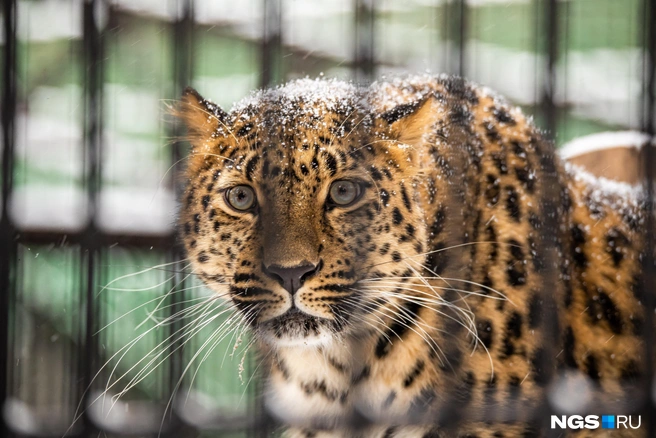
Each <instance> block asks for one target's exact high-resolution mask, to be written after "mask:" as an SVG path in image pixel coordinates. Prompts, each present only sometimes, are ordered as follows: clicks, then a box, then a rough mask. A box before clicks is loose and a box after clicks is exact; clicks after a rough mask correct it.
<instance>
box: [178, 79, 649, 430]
mask: <svg viewBox="0 0 656 438" xmlns="http://www.w3.org/2000/svg"><path fill="white" fill-rule="evenodd" d="M174 112H175V116H176V117H177V118H178V119H179V120H180V121H181V123H183V124H184V125H185V127H186V133H187V134H186V137H185V138H186V139H187V140H188V141H189V143H190V145H191V148H190V153H189V156H188V159H187V167H186V170H185V172H184V174H183V178H184V183H185V184H186V189H185V191H184V194H183V195H182V199H181V201H180V205H181V207H180V212H179V229H180V239H181V241H182V242H183V244H184V248H185V251H186V254H187V255H188V257H189V262H190V263H191V265H192V270H193V272H194V273H195V275H196V276H198V277H199V278H200V279H201V280H202V282H203V283H204V284H205V285H206V286H207V287H208V288H209V289H210V290H211V291H212V292H213V293H214V294H215V295H216V296H221V297H222V299H224V300H226V302H228V303H229V304H230V305H231V306H232V307H233V308H234V311H235V312H236V313H237V314H238V315H239V316H240V320H241V321H242V322H243V324H245V325H247V326H248V327H249V329H250V331H251V333H252V336H253V339H254V342H255V343H256V345H257V350H258V361H259V363H260V369H261V370H262V376H261V381H262V382H263V390H262V397H263V401H262V403H263V405H264V406H265V407H266V411H267V415H269V416H270V417H271V418H273V419H274V420H275V421H276V422H277V424H281V425H283V427H284V430H285V432H284V433H285V434H286V436H290V437H307V438H310V437H381V438H383V437H385V438H391V437H422V438H431V437H442V438H446V437H469V438H475V437H476V438H493V437H494V438H502V437H541V436H551V435H549V433H550V432H554V430H551V429H550V426H549V417H550V415H548V414H550V413H551V414H558V413H570V414H572V413H576V414H583V415H585V413H586V412H588V413H599V412H600V411H603V410H604V409H606V411H608V412H622V413H623V412H627V413H628V412H636V410H638V409H639V404H638V402H639V397H636V396H635V392H631V391H638V393H641V394H642V393H644V390H643V389H641V387H640V384H641V383H640V382H641V381H642V380H641V379H643V378H644V377H645V376H646V375H648V373H649V370H648V369H647V368H646V367H647V364H648V363H649V361H648V360H647V359H648V353H646V351H647V352H648V351H649V349H648V348H647V347H646V346H645V342H644V340H643V339H644V338H643V336H642V335H643V334H644V333H645V330H646V328H645V321H646V318H647V315H646V311H645V304H644V303H645V302H646V301H645V296H646V295H645V288H644V286H643V281H642V274H641V273H642V272H643V266H642V264H643V262H644V259H645V256H644V255H645V248H644V243H643V242H644V239H643V238H642V236H643V235H642V234H641V233H643V229H644V228H645V226H646V223H647V213H646V211H647V210H646V201H645V195H644V191H643V190H641V189H640V188H636V187H630V186H628V185H626V184H624V185H623V184H620V183H610V182H608V181H604V180H603V178H596V177H594V176H592V175H590V174H588V173H586V172H585V171H584V170H582V169H580V168H577V167H576V166H572V165H569V164H568V163H566V162H565V161H563V160H561V159H560V158H559V157H558V154H557V152H556V148H555V146H554V144H553V142H552V141H551V140H550V139H549V137H548V135H547V134H545V133H544V132H543V131H542V130H540V129H539V128H538V127H537V126H536V124H535V123H534V121H533V120H532V118H531V117H528V116H526V115H525V114H524V113H523V111H522V110H521V109H520V108H518V107H514V106H513V105H511V104H510V103H509V102H508V101H506V100H505V99H504V98H502V97H501V96H499V95H497V94H496V93H495V92H494V91H492V90H490V89H487V88H485V87H482V86H479V85H477V84H474V83H472V82H469V81H467V80H465V79H463V78H459V77H455V76H447V75H430V74H421V75H407V76H401V77H394V78H390V79H381V80H378V81H376V82H373V83H372V84H370V85H368V86H361V85H357V84H353V83H350V82H347V81H340V80H337V79H326V78H317V79H311V78H304V79H297V80H294V81H291V82H288V83H286V84H282V85H279V86H277V87H273V88H268V89H262V90H259V91H256V92H253V93H252V94H251V95H249V96H248V97H246V98H245V99H243V100H242V101H240V102H238V103H236V104H235V105H234V106H233V108H232V109H231V110H230V111H229V112H226V111H224V110H223V109H222V108H221V107H220V106H219V105H217V104H215V103H213V102H212V101H211V100H209V99H206V98H204V97H202V96H201V95H200V94H199V93H198V92H197V91H195V90H194V89H192V88H187V89H186V90H185V91H184V93H183V96H182V98H181V100H180V101H179V103H178V105H177V106H176V107H175V109H174ZM559 391H560V392H559ZM640 391H642V392H640ZM632 394H633V395H632ZM577 397H579V398H581V399H582V401H581V403H582V404H579V406H578V409H579V411H576V412H566V411H567V406H566V405H567V402H568V401H569V400H570V399H572V398H577ZM558 409H561V411H559V410H558ZM606 411H604V412H606ZM570 432H579V433H577V434H576V436H578V437H582V436H595V437H596V436H644V435H641V433H644V429H643V430H642V431H641V430H640V429H638V430H630V429H629V430H626V431H623V432H619V431H617V430H616V431H612V432H609V431H605V430H602V429H601V428H599V429H597V430H583V431H570ZM570 432H567V431H558V433H557V434H556V435H553V436H564V435H562V434H566V433H570Z"/></svg>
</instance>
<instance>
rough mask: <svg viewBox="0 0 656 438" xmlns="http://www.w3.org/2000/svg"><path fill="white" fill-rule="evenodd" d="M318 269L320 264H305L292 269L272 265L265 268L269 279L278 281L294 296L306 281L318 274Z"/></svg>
mask: <svg viewBox="0 0 656 438" xmlns="http://www.w3.org/2000/svg"><path fill="white" fill-rule="evenodd" d="M318 267H319V265H318V264H311V263H304V264H302V265H298V266H292V267H290V268H285V267H283V266H279V265H273V264H272V265H269V266H265V267H264V272H265V273H266V274H267V275H268V276H269V277H272V278H275V279H276V280H278V281H279V282H280V283H281V284H282V287H284V288H285V289H286V290H287V292H289V293H290V294H292V295H294V294H295V293H296V291H297V290H299V289H300V287H301V286H302V285H303V283H304V282H305V280H306V279H307V278H308V277H310V276H312V275H313V274H315V273H316V272H317V270H318Z"/></svg>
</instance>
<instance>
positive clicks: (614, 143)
mask: <svg viewBox="0 0 656 438" xmlns="http://www.w3.org/2000/svg"><path fill="white" fill-rule="evenodd" d="M648 141H649V136H648V135H647V134H644V133H642V132H638V131H616V132H600V133H598V134H591V135H586V136H584V137H580V138H577V139H574V140H572V141H570V142H568V143H565V144H564V145H563V147H562V148H561V149H560V150H559V153H560V156H561V157H562V158H563V159H565V160H566V159H569V158H572V157H577V156H579V155H584V154H587V153H589V152H594V151H600V150H604V149H610V148H617V147H625V148H636V149H640V148H642V146H643V145H644V144H645V143H647V142H648Z"/></svg>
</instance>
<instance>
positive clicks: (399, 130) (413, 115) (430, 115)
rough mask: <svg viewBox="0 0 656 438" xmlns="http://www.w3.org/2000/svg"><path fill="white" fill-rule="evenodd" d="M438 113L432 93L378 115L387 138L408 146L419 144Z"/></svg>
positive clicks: (430, 128)
mask: <svg viewBox="0 0 656 438" xmlns="http://www.w3.org/2000/svg"><path fill="white" fill-rule="evenodd" d="M437 115H438V101H437V99H436V98H435V96H433V95H432V94H431V95H429V96H427V97H425V98H423V99H421V100H418V101H416V102H411V103H405V104H401V105H398V106H396V107H394V108H392V109H391V110H389V111H386V112H385V113H383V114H381V115H380V116H379V118H380V120H381V121H382V123H383V125H384V126H385V131H386V132H387V135H388V136H389V138H391V139H393V140H396V141H398V142H399V143H400V144H404V145H408V146H418V145H420V144H421V143H422V142H423V141H424V138H425V136H426V134H428V133H429V132H431V130H432V127H433V125H434V124H435V121H436V119H437Z"/></svg>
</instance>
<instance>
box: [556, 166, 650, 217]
mask: <svg viewBox="0 0 656 438" xmlns="http://www.w3.org/2000/svg"><path fill="white" fill-rule="evenodd" d="M565 170H566V171H567V172H568V173H569V174H570V175H572V177H574V180H575V181H580V182H583V183H584V184H585V185H586V186H588V187H589V188H590V190H591V195H592V197H593V200H597V201H604V200H607V199H608V197H609V196H613V195H616V196H617V197H618V198H621V199H623V200H627V201H634V203H637V202H639V201H641V200H642V199H643V198H644V189H643V187H642V185H631V184H628V183H625V182H620V181H614V180H610V179H608V178H604V177H601V176H600V177H597V176H595V175H593V174H591V173H590V172H588V171H586V170H584V169H583V168H582V167H580V166H576V165H574V164H572V163H567V162H566V163H565ZM595 198H596V199H595ZM618 202H619V201H618ZM604 203H607V202H604ZM617 207H622V206H620V205H618V206H617Z"/></svg>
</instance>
